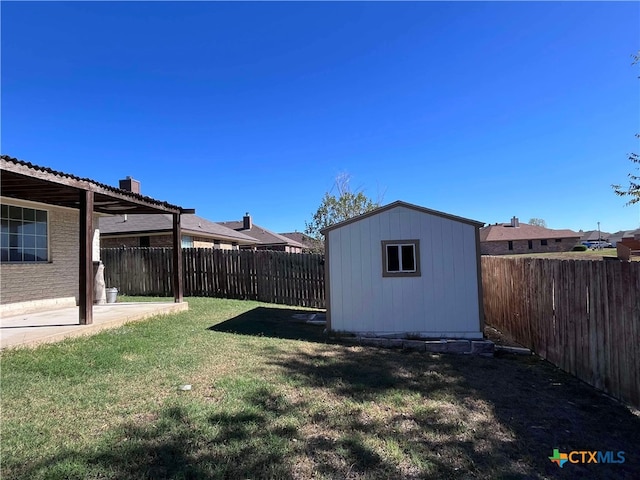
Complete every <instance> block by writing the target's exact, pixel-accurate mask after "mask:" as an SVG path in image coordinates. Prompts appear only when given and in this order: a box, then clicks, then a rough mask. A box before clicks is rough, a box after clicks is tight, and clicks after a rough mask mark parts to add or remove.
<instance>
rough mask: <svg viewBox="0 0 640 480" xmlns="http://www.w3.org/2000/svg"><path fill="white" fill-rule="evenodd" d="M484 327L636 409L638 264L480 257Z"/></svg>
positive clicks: (639, 388) (639, 402)
mask: <svg viewBox="0 0 640 480" xmlns="http://www.w3.org/2000/svg"><path fill="white" fill-rule="evenodd" d="M482 287H483V291H484V311H485V318H486V322H487V323H488V324H489V325H492V326H494V327H496V328H497V329H499V330H501V331H502V332H504V333H506V334H508V335H510V336H512V337H513V339H514V340H515V341H517V342H518V343H520V344H522V345H524V346H526V347H528V348H530V349H531V350H533V351H534V352H536V353H537V354H538V355H540V356H541V357H543V358H545V359H547V360H548V361H550V362H551V363H553V364H555V365H557V366H558V367H560V368H562V369H563V370H565V371H567V372H569V373H571V374H573V375H575V376H576V377H578V378H580V379H582V380H583V381H585V382H587V383H590V384H591V385H593V386H595V387H597V388H599V389H602V390H604V391H605V392H607V393H609V394H611V395H612V396H614V397H617V398H619V399H621V400H623V401H625V402H628V403H630V404H632V405H634V406H635V407H640V262H620V261H587V260H552V259H534V258H502V257H482Z"/></svg>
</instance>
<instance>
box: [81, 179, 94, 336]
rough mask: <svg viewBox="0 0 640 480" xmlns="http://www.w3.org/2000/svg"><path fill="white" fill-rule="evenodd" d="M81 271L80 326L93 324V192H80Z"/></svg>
mask: <svg viewBox="0 0 640 480" xmlns="http://www.w3.org/2000/svg"><path fill="white" fill-rule="evenodd" d="M79 196H80V229H79V230H80V252H79V256H80V259H79V260H80V261H79V264H80V271H79V282H78V297H79V298H78V305H79V307H80V325H91V324H92V323H93V192H91V191H89V190H81V191H80V195H79Z"/></svg>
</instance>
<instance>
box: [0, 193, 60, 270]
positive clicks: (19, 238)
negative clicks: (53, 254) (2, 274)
mask: <svg viewBox="0 0 640 480" xmlns="http://www.w3.org/2000/svg"><path fill="white" fill-rule="evenodd" d="M0 220H1V221H2V236H1V238H0V261H2V262H3V263H9V262H19V263H35V262H48V261H49V237H48V236H49V215H48V213H47V211H46V210H36V209H34V208H23V207H16V206H13V205H2V206H0Z"/></svg>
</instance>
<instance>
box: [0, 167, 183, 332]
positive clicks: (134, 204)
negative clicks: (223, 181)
mask: <svg viewBox="0 0 640 480" xmlns="http://www.w3.org/2000/svg"><path fill="white" fill-rule="evenodd" d="M0 167H1V168H0V170H1V175H0V193H1V194H2V196H4V197H10V198H16V199H20V200H30V201H33V202H40V203H45V204H50V205H58V206H62V207H68V208H74V209H77V210H79V211H80V228H79V232H80V251H79V265H80V268H79V272H78V273H79V275H78V277H79V278H78V286H79V290H78V297H79V306H80V314H79V315H80V324H81V325H87V324H91V323H92V322H93V261H92V241H93V213H94V212H97V213H106V214H124V213H131V214H133V213H147V214H163V213H170V214H172V215H173V293H174V299H175V302H176V303H181V302H182V300H183V290H182V245H181V234H180V215H181V214H182V213H195V210H194V209H184V208H182V207H179V206H177V205H172V204H170V203H167V202H162V201H160V200H156V199H153V198H151V197H146V196H143V195H140V194H137V193H133V192H128V191H126V190H121V189H119V188H115V187H111V186H109V185H104V184H101V183H98V182H95V181H93V180H91V179H88V178H79V177H76V176H74V175H70V174H67V173H63V172H58V171H55V170H52V169H50V168H46V167H40V166H37V165H33V164H31V163H28V162H24V161H22V160H18V159H16V158H12V157H9V156H7V155H2V156H0Z"/></svg>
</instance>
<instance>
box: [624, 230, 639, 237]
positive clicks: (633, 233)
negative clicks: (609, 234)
mask: <svg viewBox="0 0 640 480" xmlns="http://www.w3.org/2000/svg"><path fill="white" fill-rule="evenodd" d="M636 235H640V228H636V229H635V230H626V231H625V232H624V234H623V235H622V238H633V237H634V236H636Z"/></svg>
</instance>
